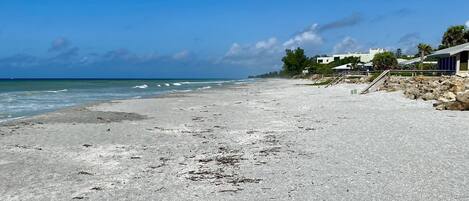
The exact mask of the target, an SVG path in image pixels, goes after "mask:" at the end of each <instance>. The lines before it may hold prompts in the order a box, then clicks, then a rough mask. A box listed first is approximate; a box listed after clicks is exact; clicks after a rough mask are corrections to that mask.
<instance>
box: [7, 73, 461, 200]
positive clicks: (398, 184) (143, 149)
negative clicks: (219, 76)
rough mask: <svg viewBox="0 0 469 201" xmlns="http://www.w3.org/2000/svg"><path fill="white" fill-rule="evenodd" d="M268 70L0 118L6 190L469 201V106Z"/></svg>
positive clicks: (46, 194) (66, 195)
mask: <svg viewBox="0 0 469 201" xmlns="http://www.w3.org/2000/svg"><path fill="white" fill-rule="evenodd" d="M307 83H310V81H302V80H275V79H272V80H261V81H258V82H255V83H249V84H244V85H238V86H233V87H228V88H224V89H212V90H205V91H199V92H194V93H185V94H174V95H168V96H164V97H158V98H152V99H134V100H125V101H114V102H110V103H103V104H97V105H93V106H89V107H84V108H73V109H67V110H63V111H58V112H54V113H49V114H45V115H40V116H36V117H32V118H30V119H26V120H22V121H19V122H15V123H9V124H5V125H3V126H0V200H469V191H468V189H469V146H468V145H469V124H468V123H469V112H459V111H437V110H435V109H434V108H433V107H432V103H431V102H423V101H414V100H409V99H406V98H404V97H403V95H402V93H401V92H393V93H384V92H376V93H371V94H367V95H351V93H350V90H352V89H360V88H361V87H363V86H360V85H339V86H336V87H331V88H326V89H325V88H317V87H313V86H308V85H304V84H307Z"/></svg>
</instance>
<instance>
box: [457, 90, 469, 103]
mask: <svg viewBox="0 0 469 201" xmlns="http://www.w3.org/2000/svg"><path fill="white" fill-rule="evenodd" d="M456 100H457V101H459V102H462V103H466V104H469V90H466V91H465V92H461V93H458V95H456Z"/></svg>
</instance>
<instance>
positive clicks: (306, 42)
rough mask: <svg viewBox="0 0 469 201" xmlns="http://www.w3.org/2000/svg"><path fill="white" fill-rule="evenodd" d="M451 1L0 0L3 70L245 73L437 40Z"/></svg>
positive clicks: (460, 17)
mask: <svg viewBox="0 0 469 201" xmlns="http://www.w3.org/2000/svg"><path fill="white" fill-rule="evenodd" d="M468 10H469V2H468V1H467V0H453V1H451V3H445V2H444V1H437V0H420V1H404V0H387V1H384V0H383V1H377V0H376V1H372V0H355V1H354V0H348V1H346V0H343V1H342V0H329V1H306V0H304V1H303V0H295V1H286V0H269V1H267V0H236V1H220V0H192V1H189V0H172V1H169V0H165V1H164V0H161V1H139V0H134V1H115V0H114V1H106V0H101V1H87V0H80V1H78V0H76V1H74V0H67V1H58V0H57V1H52V0H50V1H47V0H43V1H33V0H31V1H22V0H2V1H0V77H4V78H8V77H129V78H133V77H148V78H150V77H151V78H165V77H173V78H174V77H184V78H189V77H196V78H202V77H227V78H235V77H245V76H247V75H250V74H257V73H262V72H267V71H272V70H277V69H280V67H281V62H280V59H281V56H282V54H283V51H284V49H285V48H293V47H298V46H299V47H303V48H304V49H306V51H307V53H308V54H309V55H311V56H312V55H315V54H329V53H334V52H347V51H366V50H367V49H368V48H371V47H381V48H386V49H388V50H395V49H396V48H402V49H403V50H404V52H407V53H409V54H410V53H415V46H416V44H417V43H419V42H425V43H429V44H431V45H433V46H437V45H438V44H439V42H440V40H441V36H442V33H443V32H444V31H445V30H446V28H447V27H448V26H450V25H457V24H465V23H466V22H467V21H468V20H469V14H467V11H468Z"/></svg>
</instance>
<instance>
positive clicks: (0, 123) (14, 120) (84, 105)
mask: <svg viewBox="0 0 469 201" xmlns="http://www.w3.org/2000/svg"><path fill="white" fill-rule="evenodd" d="M26 80H27V79H26ZM32 80H42V79H32ZM46 80H49V79H46ZM55 80H62V79H55ZM65 80H67V79H65ZM76 80H94V79H76ZM96 80H102V79H96ZM106 80H107V79H106ZM109 80H126V79H109ZM130 80H134V79H130ZM143 80H160V79H143ZM161 80H171V79H161ZM173 80H181V79H173ZM200 80H204V79H200ZM235 81H239V80H235ZM254 82H256V81H254ZM244 84H245V83H244ZM233 85H235V86H236V85H237V84H234V83H230V84H229V85H226V86H217V87H216V88H213V87H210V88H206V87H202V88H197V89H192V90H189V91H188V90H169V91H165V92H163V93H161V94H156V95H147V96H145V97H138V98H135V97H133V98H123V99H110V100H96V101H92V102H87V103H80V104H77V105H72V106H67V107H63V108H57V109H53V110H50V111H43V112H38V113H33V114H31V115H26V116H19V117H12V118H6V119H0V126H4V125H8V124H15V123H16V124H17V123H19V122H21V121H28V120H29V119H34V118H35V117H37V116H42V115H47V114H49V113H60V112H66V111H70V110H79V109H83V108H87V107H93V106H96V105H99V104H105V103H110V102H114V101H117V102H118V101H125V100H134V99H153V98H164V97H165V96H171V95H176V96H177V95H183V94H187V93H198V92H201V91H205V90H213V89H220V88H225V87H230V86H233Z"/></svg>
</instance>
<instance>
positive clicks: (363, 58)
mask: <svg viewBox="0 0 469 201" xmlns="http://www.w3.org/2000/svg"><path fill="white" fill-rule="evenodd" d="M385 51H386V50H384V49H382V48H377V49H370V50H369V52H368V53H346V54H334V55H332V56H328V57H318V58H317V59H316V62H317V63H320V64H328V63H331V62H333V61H336V60H340V59H344V58H346V57H359V58H360V62H363V63H368V62H370V61H371V60H373V57H374V56H375V55H376V54H378V53H383V52H385Z"/></svg>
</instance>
